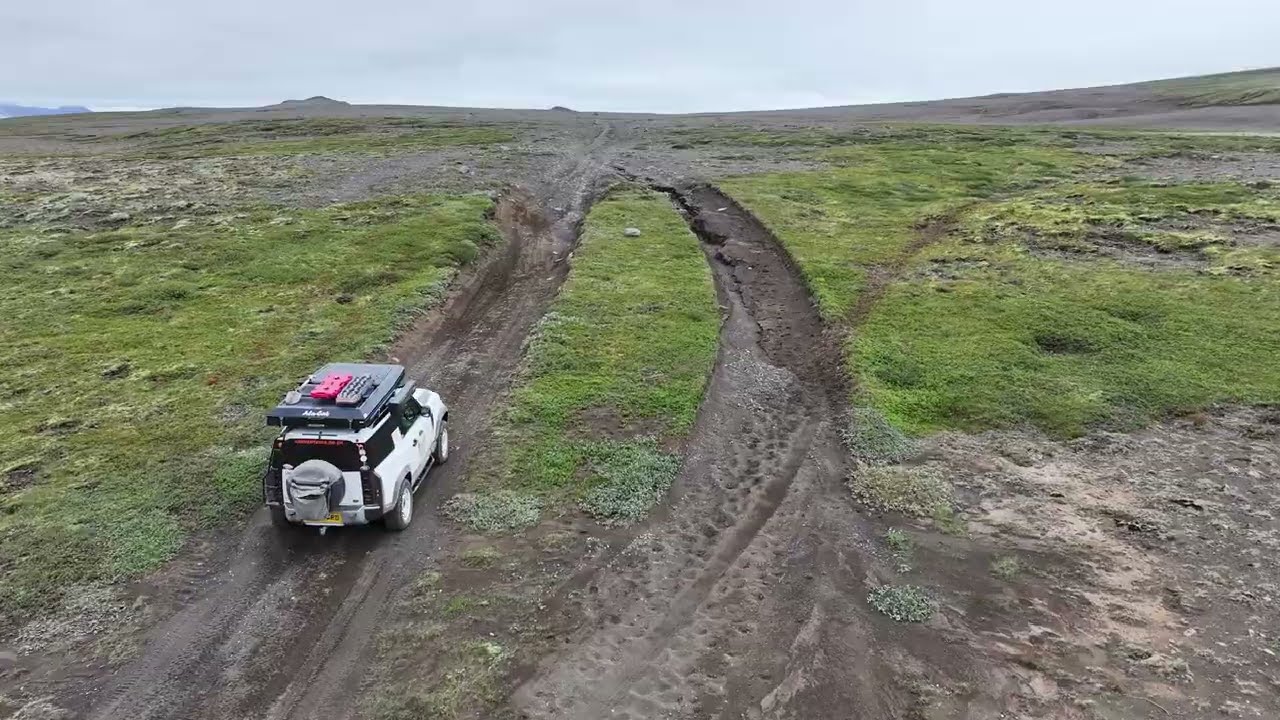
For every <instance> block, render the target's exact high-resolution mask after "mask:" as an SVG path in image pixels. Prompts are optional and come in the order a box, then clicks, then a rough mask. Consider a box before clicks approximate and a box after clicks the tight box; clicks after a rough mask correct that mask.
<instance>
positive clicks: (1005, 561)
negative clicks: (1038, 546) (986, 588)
mask: <svg viewBox="0 0 1280 720" xmlns="http://www.w3.org/2000/svg"><path fill="white" fill-rule="evenodd" d="M1020 572H1022V561H1021V560H1019V559H1018V558H1017V557H1016V556H1014V555H1005V556H1004V557H998V558H996V559H995V560H992V561H991V574H992V575H994V576H996V577H998V578H1000V579H1001V580H1004V581H1006V582H1008V581H1009V580H1013V579H1014V578H1016V577H1017V576H1018V573H1020Z"/></svg>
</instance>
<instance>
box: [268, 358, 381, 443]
mask: <svg viewBox="0 0 1280 720" xmlns="http://www.w3.org/2000/svg"><path fill="white" fill-rule="evenodd" d="M330 375H350V376H351V377H352V380H351V383H350V384H349V385H350V386H351V387H359V388H363V391H362V392H359V393H358V394H356V395H355V396H353V397H343V398H340V400H332V399H320V398H313V397H311V394H310V393H311V391H312V390H314V389H315V388H317V387H319V386H320V384H321V383H323V382H324V379H325V378H326V377H328V376H330ZM404 375H405V371H404V366H403V365H372V364H365V363H330V364H328V365H325V366H324V367H322V368H320V369H319V370H317V371H315V373H313V374H312V375H311V377H308V378H307V379H306V380H303V381H302V384H301V385H299V386H298V387H297V389H296V390H294V391H293V392H290V393H289V394H288V395H285V397H284V400H282V401H281V402H280V404H279V405H277V406H275V408H273V409H272V410H270V411H269V412H268V413H267V424H268V425H274V426H280V427H328V428H344V429H351V430H358V429H360V428H363V427H368V426H370V425H373V424H374V423H376V422H378V420H380V419H381V418H382V416H383V415H384V414H385V413H386V411H387V408H388V407H389V406H390V403H391V399H392V396H393V395H395V392H396V388H399V387H400V386H401V385H403V384H404ZM363 376H367V377H368V378H369V379H368V380H367V381H362V380H361V378H362V377H363ZM290 400H292V401H293V402H290Z"/></svg>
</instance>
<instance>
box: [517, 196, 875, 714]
mask: <svg viewBox="0 0 1280 720" xmlns="http://www.w3.org/2000/svg"><path fill="white" fill-rule="evenodd" d="M660 189H663V190H666V191H667V192H669V193H670V194H671V195H672V197H673V200H674V201H675V202H676V203H677V205H678V206H679V208H680V210H681V211H682V212H683V213H684V214H685V215H686V219H687V220H688V221H689V224H690V226H691V228H693V230H694V231H695V233H696V234H697V235H698V237H699V238H700V239H701V241H702V244H703V249H704V253H705V255H706V257H707V261H708V263H709V264H710V266H711V268H712V271H713V275H714V277H715V281H716V286H717V290H718V293H719V296H720V298H721V302H722V306H723V307H724V308H725V315H724V323H723V326H722V329H721V334H720V351H719V356H718V359H717V363H716V367H715V370H714V371H713V375H712V378H711V381H710V383H709V385H708V390H707V393H706V396H705V398H704V402H703V406H702V408H701V409H700V411H699V415H698V420H697V422H696V424H695V428H694V430H693V433H692V435H691V437H690V440H689V444H688V451H687V456H686V460H685V463H684V465H683V467H682V468H681V471H680V474H679V476H678V478H677V480H676V484H675V487H674V488H673V495H672V501H671V506H670V508H669V510H667V511H666V512H665V513H664V514H663V516H662V517H661V518H660V519H657V520H655V521H653V522H652V523H651V524H650V525H649V526H648V527H647V528H644V529H643V530H644V531H643V532H641V533H639V534H637V535H636V537H635V539H634V540H633V541H632V542H631V544H630V545H629V546H628V547H627V548H626V549H625V550H623V551H622V552H621V553H619V554H618V556H617V557H616V558H614V559H613V560H612V561H611V562H610V564H609V565H608V566H606V567H602V568H601V569H600V570H599V571H598V572H597V573H596V575H595V576H594V577H592V578H590V579H589V580H588V581H587V583H586V586H587V587H586V592H585V593H578V592H576V590H577V588H576V587H575V588H570V589H566V591H565V593H564V594H565V597H563V598H562V599H561V600H562V602H563V604H565V605H570V606H572V605H574V603H575V601H574V599H573V597H572V596H583V597H585V598H586V599H585V600H582V601H578V603H577V607H576V608H574V611H576V612H577V613H578V615H579V616H580V617H582V618H584V622H583V623H582V625H581V626H580V627H579V628H578V629H577V630H576V631H574V632H573V633H572V635H571V636H570V637H569V638H567V640H566V645H565V646H564V648H563V649H561V650H560V651H558V652H556V653H555V654H553V655H552V656H550V657H547V658H544V660H543V661H542V663H541V664H540V665H539V666H538V667H537V669H536V671H535V672H534V674H533V675H532V676H531V677H529V678H527V679H525V680H524V681H523V682H522V683H521V684H520V685H519V686H518V687H517V688H516V689H515V691H514V692H513V694H512V698H511V699H512V703H513V704H514V705H515V706H516V709H517V710H518V711H519V712H521V713H523V714H524V715H526V716H528V717H533V718H582V719H584V720H585V719H588V718H590V719H592V720H594V719H596V718H601V717H613V718H653V717H700V718H701V717H713V716H715V713H717V712H719V711H720V710H722V709H723V708H725V707H727V706H728V705H729V704H730V701H731V700H732V698H730V697H729V696H728V695H727V688H728V687H729V685H730V683H731V682H733V678H735V677H737V676H738V675H739V672H737V671H736V670H735V668H733V667H728V666H726V665H725V661H724V653H723V652H722V650H723V648H724V647H725V646H726V644H728V643H730V642H732V641H736V640H737V639H739V638H741V637H743V636H751V635H755V636H763V635H766V634H767V632H765V631H766V630H767V629H768V628H767V627H761V626H760V621H761V617H762V616H761V615H760V613H759V609H760V608H762V607H763V606H764V604H765V603H766V602H767V601H769V600H770V599H771V598H772V597H774V596H777V595H778V594H779V587H778V583H779V581H780V580H781V579H782V578H784V577H785V576H786V574H787V572H788V571H787V568H786V563H787V560H788V558H789V557H791V555H792V549H793V547H794V546H795V542H796V539H797V538H796V533H797V531H803V528H804V525H803V523H801V524H800V525H797V524H796V523H797V522H798V521H800V520H801V518H798V517H797V513H798V512H802V511H803V510H804V509H805V508H806V507H807V504H808V503H809V502H811V501H812V499H813V498H814V497H815V496H817V495H819V494H829V493H832V492H835V493H839V492H840V487H841V485H840V483H841V480H842V478H843V474H844V462H845V460H844V453H843V451H842V449H841V444H840V440H839V434H838V428H837V422H838V421H839V420H840V419H841V418H843V416H844V403H845V393H846V385H845V380H844V375H843V372H842V371H841V368H840V365H839V360H838V358H839V357H840V355H839V338H838V337H837V336H836V335H834V334H833V333H830V332H828V331H827V329H826V328H825V327H824V325H823V323H822V321H821V318H820V317H819V316H818V312H817V310H816V308H815V307H814V305H813V302H812V300H811V298H810V295H809V293H808V291H807V288H806V286H805V284H804V282H803V280H802V278H801V276H800V275H799V273H798V272H797V270H796V268H795V266H794V265H793V263H792V262H791V260H790V258H789V257H788V256H787V254H786V252H785V251H784V250H783V248H782V246H781V245H780V244H779V243H778V242H777V240H776V239H775V238H773V236H772V235H771V234H770V233H769V232H768V231H767V230H766V229H765V228H764V227H763V226H762V225H761V224H760V223H759V222H758V221H757V220H756V219H755V218H754V217H752V216H751V215H750V214H749V213H747V212H746V211H745V210H743V209H742V208H741V207H739V206H738V205H737V204H736V203H734V202H733V201H732V200H731V199H730V198H728V197H727V196H725V195H723V194H722V193H720V192H719V191H718V190H716V189H715V188H712V187H709V186H694V187H685V188H679V189H677V188H660ZM836 502H837V504H838V505H837V506H839V505H843V507H844V508H846V509H848V510H849V512H851V508H849V502H848V499H847V498H845V497H843V496H842V497H841V498H840V499H839V500H838V501H836ZM846 562H847V560H846ZM804 602H808V603H809V607H808V608H807V609H806V610H805V615H806V616H807V615H809V614H810V611H811V609H812V605H813V603H812V597H811V596H810V595H807V594H806V596H805V601H804ZM802 604H803V603H802ZM767 622H768V621H767V620H766V623H767ZM784 647H785V646H784ZM749 654H750V652H749V650H748V649H744V650H743V651H742V655H743V656H744V657H745V656H748V655H749ZM771 672H780V670H776V669H775V670H773V671H771ZM771 689H772V688H762V687H755V686H753V687H751V688H749V689H748V690H747V694H748V695H749V696H750V697H752V698H753V700H752V701H751V703H748V705H750V706H751V707H759V703H760V702H761V701H762V699H763V698H764V697H766V696H767V695H768V693H769V692H770V690H771ZM752 703H754V704H752ZM746 711H747V708H743V709H742V710H741V711H740V712H746ZM740 716H741V715H740V714H739V715H733V717H740ZM872 716H873V715H867V717H872ZM726 717H728V716H727V715H726Z"/></svg>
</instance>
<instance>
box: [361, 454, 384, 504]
mask: <svg viewBox="0 0 1280 720" xmlns="http://www.w3.org/2000/svg"><path fill="white" fill-rule="evenodd" d="M356 451H358V452H359V453H360V492H361V494H362V495H363V496H364V504H365V505H377V506H379V507H381V506H382V478H380V477H378V473H376V472H374V471H373V470H372V469H371V468H370V467H369V454H368V453H366V452H365V450H364V443H356Z"/></svg>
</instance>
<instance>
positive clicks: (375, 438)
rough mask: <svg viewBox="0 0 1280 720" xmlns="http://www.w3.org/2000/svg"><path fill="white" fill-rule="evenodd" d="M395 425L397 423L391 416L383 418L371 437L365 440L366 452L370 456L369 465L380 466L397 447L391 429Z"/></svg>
mask: <svg viewBox="0 0 1280 720" xmlns="http://www.w3.org/2000/svg"><path fill="white" fill-rule="evenodd" d="M395 427H396V424H395V423H394V422H392V420H391V417H390V416H388V417H386V418H383V420H382V424H381V425H378V427H377V429H376V430H374V431H373V434H372V435H370V436H369V439H368V440H365V441H364V449H365V453H366V454H367V457H368V458H369V467H378V465H380V464H382V461H383V460H386V459H387V456H388V455H390V454H391V451H392V450H393V449H394V448H395V442H394V441H393V440H392V439H391V431H392V430H394V429H395Z"/></svg>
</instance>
